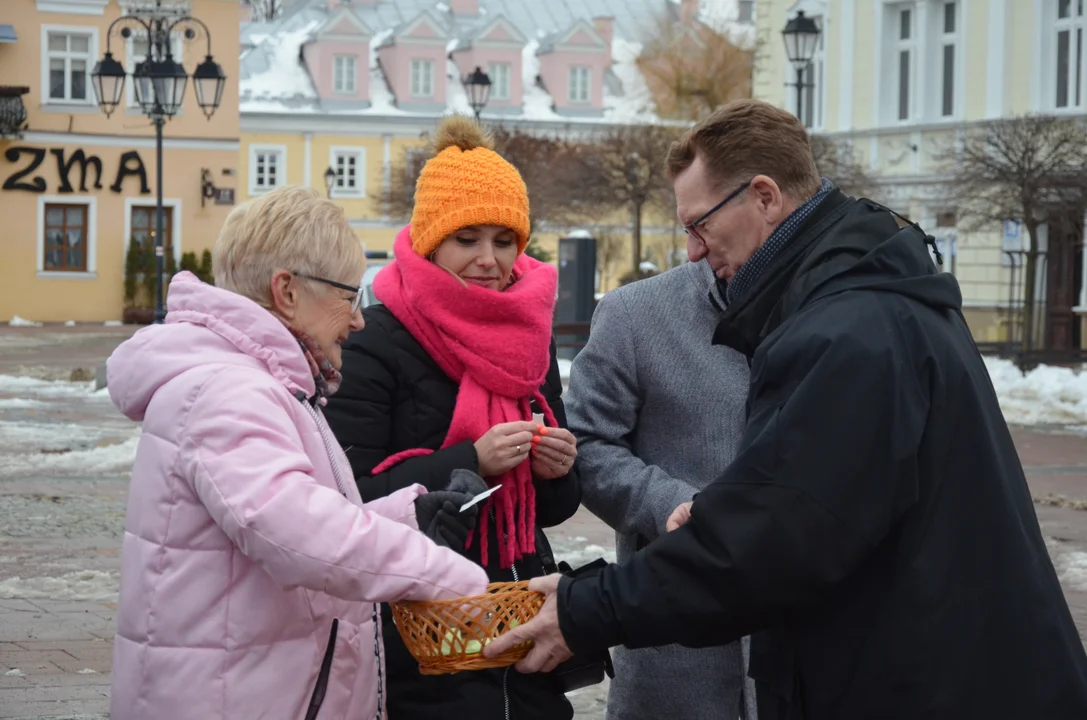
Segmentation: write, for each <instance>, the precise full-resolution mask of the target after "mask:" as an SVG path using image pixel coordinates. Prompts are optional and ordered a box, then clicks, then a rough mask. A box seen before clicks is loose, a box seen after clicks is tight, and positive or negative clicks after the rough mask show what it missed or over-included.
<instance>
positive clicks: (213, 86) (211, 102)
mask: <svg viewBox="0 0 1087 720" xmlns="http://www.w3.org/2000/svg"><path fill="white" fill-rule="evenodd" d="M192 83H193V87H194V88H195V89H196V104H197V105H199V106H200V109H201V110H203V111H204V115H205V116H207V118H208V119H209V120H210V119H211V116H212V114H213V113H214V112H215V111H216V110H217V109H219V103H221V102H222V101H223V87H224V86H225V85H226V74H225V73H224V72H223V68H221V67H220V66H219V63H217V62H215V61H214V60H213V59H212V57H211V55H208V56H207V57H205V58H204V62H202V63H200V64H199V65H197V66H196V71H195V72H194V73H193V74H192Z"/></svg>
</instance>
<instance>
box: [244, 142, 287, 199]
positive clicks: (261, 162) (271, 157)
mask: <svg viewBox="0 0 1087 720" xmlns="http://www.w3.org/2000/svg"><path fill="white" fill-rule="evenodd" d="M286 164H287V148H285V147H284V146H282V145H254V146H252V147H250V149H249V194H250V195H257V194H259V193H264V192H268V191H269V190H271V189H273V188H277V187H279V186H280V185H283V184H285V183H286V181H287V180H286V174H287V169H286Z"/></svg>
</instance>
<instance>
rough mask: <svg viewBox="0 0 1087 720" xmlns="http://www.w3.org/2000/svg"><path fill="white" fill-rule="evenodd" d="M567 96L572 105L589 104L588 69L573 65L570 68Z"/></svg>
mask: <svg viewBox="0 0 1087 720" xmlns="http://www.w3.org/2000/svg"><path fill="white" fill-rule="evenodd" d="M567 95H568V96H569V98H570V102H572V103H587V102H589V97H590V96H589V68H587V67H585V66H584V65H574V66H572V67H571V68H570V86H569V91H568V93H567Z"/></svg>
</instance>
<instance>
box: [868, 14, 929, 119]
mask: <svg viewBox="0 0 1087 720" xmlns="http://www.w3.org/2000/svg"><path fill="white" fill-rule="evenodd" d="M924 4H925V3H924V2H921V3H917V2H895V3H884V4H883V6H882V8H881V11H882V28H881V35H882V37H881V38H880V40H881V49H880V57H879V61H880V66H881V67H880V72H879V73H878V74H877V78H879V80H880V81H879V82H878V83H877V86H876V87H877V90H878V91H879V93H878V97H879V98H880V102H879V105H878V107H879V108H880V113H881V118H880V119H881V122H880V124H881V125H907V124H909V123H911V122H914V121H916V119H917V118H918V117H920V112H919V108H918V92H917V87H918V82H917V65H918V62H917V58H918V56H919V55H920V48H919V47H918V45H919V43H918V35H919V33H918V28H919V27H923V26H924V24H923V23H922V22H921V20H920V19H919V16H921V15H922V14H923V11H924ZM906 10H908V11H909V12H910V32H909V38H907V39H902V36H901V31H902V12H903V11H906ZM903 52H907V53H909V56H908V58H907V60H906V62H907V65H906V69H907V74H908V78H907V86H906V116H905V117H902V116H901V110H902V107H901V99H902V84H901V72H902V71H901V62H902V53H903Z"/></svg>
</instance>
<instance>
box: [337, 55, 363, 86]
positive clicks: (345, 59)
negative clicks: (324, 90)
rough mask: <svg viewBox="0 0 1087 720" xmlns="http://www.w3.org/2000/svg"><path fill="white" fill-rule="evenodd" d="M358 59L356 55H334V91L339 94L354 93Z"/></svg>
mask: <svg viewBox="0 0 1087 720" xmlns="http://www.w3.org/2000/svg"><path fill="white" fill-rule="evenodd" d="M357 65H358V60H357V58H356V57H355V56H354V55H334V56H332V92H334V93H336V94H337V95H354V94H355V89H356V84H355V68H356V66H357Z"/></svg>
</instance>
